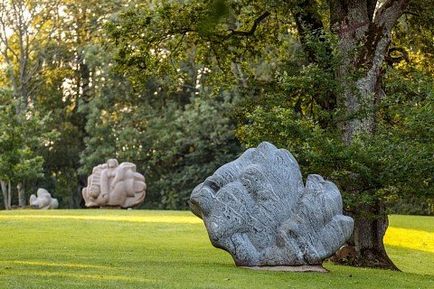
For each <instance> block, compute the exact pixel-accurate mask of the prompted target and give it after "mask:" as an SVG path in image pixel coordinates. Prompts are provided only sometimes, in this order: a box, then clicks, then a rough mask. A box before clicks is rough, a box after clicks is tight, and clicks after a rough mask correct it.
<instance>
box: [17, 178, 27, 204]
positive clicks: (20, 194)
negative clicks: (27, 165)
mask: <svg viewBox="0 0 434 289" xmlns="http://www.w3.org/2000/svg"><path fill="white" fill-rule="evenodd" d="M17 191H18V207H20V208H24V207H25V206H26V193H25V190H24V184H23V183H18V185H17Z"/></svg>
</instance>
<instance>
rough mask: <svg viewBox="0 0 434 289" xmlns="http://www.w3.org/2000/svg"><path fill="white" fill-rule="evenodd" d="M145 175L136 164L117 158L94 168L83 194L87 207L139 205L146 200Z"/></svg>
mask: <svg viewBox="0 0 434 289" xmlns="http://www.w3.org/2000/svg"><path fill="white" fill-rule="evenodd" d="M145 190H146V184H145V177H144V176H143V175H141V174H139V173H137V172H136V165H135V164H133V163H129V162H124V163H121V164H120V165H119V163H118V161H117V160H116V159H109V160H108V161H107V163H105V164H102V165H98V166H96V167H94V168H93V170H92V174H91V175H90V176H89V178H88V181H87V187H85V188H83V191H82V194H83V198H84V200H85V202H86V207H121V208H132V207H137V206H139V205H140V204H141V203H143V201H144V200H145Z"/></svg>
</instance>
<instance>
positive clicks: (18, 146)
mask: <svg viewBox="0 0 434 289" xmlns="http://www.w3.org/2000/svg"><path fill="white" fill-rule="evenodd" d="M0 100H1V103H2V104H1V105H0V151H1V154H0V182H1V189H2V192H3V202H4V206H5V209H11V205H12V196H11V192H12V184H17V190H18V193H19V196H18V200H19V204H18V205H19V206H20V207H23V206H25V204H23V203H22V201H21V200H22V199H25V196H22V194H24V192H25V188H24V185H25V184H26V181H32V180H35V179H37V178H40V177H42V176H43V171H42V165H43V162H44V159H43V158H42V157H41V156H39V155H37V150H38V148H39V147H40V146H43V145H44V144H47V143H49V142H50V139H52V138H53V137H54V135H52V134H44V133H43V131H42V130H41V127H43V125H44V119H42V118H40V117H39V116H37V115H32V116H30V115H26V116H24V115H22V114H17V113H16V109H17V108H16V107H17V105H18V103H17V102H18V101H17V100H15V99H13V98H12V97H11V93H10V92H8V91H5V90H1V91H0Z"/></svg>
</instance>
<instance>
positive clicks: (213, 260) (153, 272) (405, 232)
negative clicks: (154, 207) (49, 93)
mask: <svg viewBox="0 0 434 289" xmlns="http://www.w3.org/2000/svg"><path fill="white" fill-rule="evenodd" d="M390 221H391V228H390V229H389V231H388V232H387V235H386V239H385V240H386V243H387V244H388V245H387V250H388V252H389V254H390V256H391V258H392V259H393V260H394V261H395V262H396V264H397V265H398V267H400V268H401V269H402V270H403V271H404V272H392V271H387V270H374V269H362V268H352V267H346V266H335V265H332V264H329V263H326V264H325V267H326V268H327V269H329V270H330V273H326V274H324V273H286V272H266V271H253V270H249V269H243V268H237V267H235V266H234V263H233V261H232V258H231V257H230V255H229V254H228V253H226V252H224V251H222V250H219V249H215V248H214V247H212V245H211V244H210V242H209V240H208V236H207V233H206V230H205V228H204V226H203V224H202V221H201V220H199V219H198V218H196V217H195V216H193V215H192V214H191V213H189V212H178V211H144V210H133V211H125V210H55V211H34V210H17V211H1V212H0V236H1V237H0V289H12V288H16V289H25V288H44V289H46V288H56V289H57V288H117V289H123V288H164V289H171V288H180V289H192V288H204V289H205V288H208V289H213V288H215V289H217V288H218V289H220V288H243V289H244V288H258V289H259V288H261V289H266V288H270V289H271V288H272V289H281V288H303V289H310V288H312V289H321V288H333V289H338V288H342V289H352V288H363V289H368V288H393V289H398V288H405V289H409V288H421V289H422V288H423V289H432V288H434V218H433V217H414V216H391V220H390Z"/></svg>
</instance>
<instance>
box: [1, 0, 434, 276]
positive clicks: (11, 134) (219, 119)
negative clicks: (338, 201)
mask: <svg viewBox="0 0 434 289" xmlns="http://www.w3.org/2000/svg"><path fill="white" fill-rule="evenodd" d="M0 6H1V7H0V52H1V53H0V67H1V68H2V69H1V71H0V119H1V121H0V181H1V189H2V192H3V195H2V198H3V203H4V207H5V208H6V209H10V208H11V207H12V206H14V205H17V206H20V207H23V206H25V202H26V200H27V199H28V196H29V195H30V194H31V193H34V192H35V191H36V189H37V188H38V187H45V188H47V189H48V190H49V191H50V192H52V193H53V194H54V196H56V197H57V198H59V199H60V205H61V207H65V208H79V207H81V206H82V203H81V202H82V200H81V194H80V192H81V188H82V187H83V186H85V185H86V184H85V182H86V176H87V175H88V174H89V173H90V172H91V168H92V167H93V166H94V165H96V164H98V163H101V162H104V161H105V160H106V159H107V158H112V157H116V158H118V159H119V160H120V161H126V160H128V161H132V162H134V163H136V164H137V167H138V171H140V172H142V173H144V174H145V176H146V180H147V184H148V188H149V189H148V192H147V199H146V202H145V204H144V207H148V208H165V209H186V208H187V204H186V200H187V199H188V197H189V195H190V193H191V190H192V189H193V188H194V186H195V185H196V184H198V183H199V182H201V180H203V179H204V178H205V177H206V176H208V175H209V174H211V173H212V172H213V171H214V170H215V169H216V168H217V167H219V166H220V165H222V164H224V163H225V162H228V161H230V160H232V159H234V158H235V157H236V156H237V155H238V154H239V153H240V152H241V151H242V150H243V149H244V148H246V147H250V146H255V145H257V144H258V143H259V142H261V141H263V140H268V141H271V142H273V143H274V144H275V145H277V146H279V147H284V148H287V149H289V150H290V151H291V152H292V153H293V154H294V156H295V157H296V159H297V160H298V161H299V163H300V165H301V167H302V172H303V173H304V174H309V173H319V174H322V175H323V176H325V177H326V178H329V179H331V180H333V181H334V182H336V183H337V185H338V187H339V188H340V189H341V191H342V193H343V196H344V201H345V206H346V208H345V209H346V211H347V213H348V214H351V215H352V216H353V217H354V218H355V220H356V230H355V234H354V238H353V240H352V245H354V247H356V250H357V252H358V258H356V259H355V260H353V262H354V263H357V264H361V265H375V264H382V265H383V266H386V267H393V264H392V263H391V262H390V260H388V258H387V255H386V254H385V251H384V247H383V245H382V236H383V234H384V231H385V228H386V227H387V215H386V214H387V212H399V213H411V214H433V213H434V209H433V207H434V205H433V196H434V188H433V174H434V160H433V156H434V155H433V153H434V99H433V82H432V77H433V46H432V39H433V31H432V28H431V25H432V23H433V21H434V14H433V11H434V6H433V3H432V1H425V0H413V1H405V0H385V1H371V0H366V1H341V0H339V1H338V0H329V1H325V0H324V1H322V0H318V1H314V0H294V1H278V0H273V1H262V0H260V1H254V2H252V1H244V0H235V1H229V0H203V1H193V0H191V1H187V0H185V1H174V0H159V1H128V0H105V1H95V0H87V1H82V0H68V1H57V0H44V1H40V0H38V1H36V0H1V4H0ZM364 263H366V264H364Z"/></svg>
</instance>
